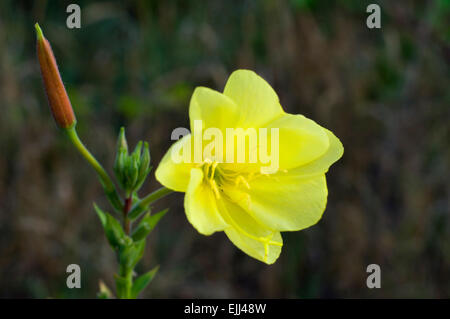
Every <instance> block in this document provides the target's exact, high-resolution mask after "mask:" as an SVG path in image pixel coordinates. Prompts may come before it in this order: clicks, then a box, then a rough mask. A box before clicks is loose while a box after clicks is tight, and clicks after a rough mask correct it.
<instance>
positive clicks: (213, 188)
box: [209, 179, 220, 199]
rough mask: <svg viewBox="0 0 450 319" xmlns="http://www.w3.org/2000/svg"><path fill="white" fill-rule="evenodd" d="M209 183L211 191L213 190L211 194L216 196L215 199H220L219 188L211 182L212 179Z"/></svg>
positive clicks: (214, 182) (213, 181)
mask: <svg viewBox="0 0 450 319" xmlns="http://www.w3.org/2000/svg"><path fill="white" fill-rule="evenodd" d="M209 183H210V185H211V188H212V190H213V192H214V195H216V198H217V199H220V192H219V187H217V183H216V181H215V180H213V179H211V180H210V182H209Z"/></svg>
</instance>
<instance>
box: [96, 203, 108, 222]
mask: <svg viewBox="0 0 450 319" xmlns="http://www.w3.org/2000/svg"><path fill="white" fill-rule="evenodd" d="M94 209H95V212H96V213H97V216H98V218H99V219H100V222H101V223H102V226H103V227H105V225H106V215H105V213H104V212H103V211H102V210H101V209H100V207H98V206H97V204H96V203H94Z"/></svg>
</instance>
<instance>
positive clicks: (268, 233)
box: [219, 199, 283, 264]
mask: <svg viewBox="0 0 450 319" xmlns="http://www.w3.org/2000/svg"><path fill="white" fill-rule="evenodd" d="M219 209H220V210H221V212H222V216H223V217H224V219H225V220H226V221H227V223H228V224H229V225H230V226H229V227H228V228H226V229H225V234H226V235H227V236H228V238H229V239H230V240H231V242H232V243H233V244H234V245H236V247H238V248H239V249H241V250H242V251H243V252H244V253H246V254H247V255H249V256H251V257H253V258H255V259H258V260H260V261H262V262H265V263H266V264H273V263H274V262H275V261H276V260H277V258H278V256H280V253H281V247H282V245H283V240H282V238H281V235H280V233H279V232H276V231H272V230H270V229H268V228H265V227H264V226H262V225H261V224H258V223H257V222H256V221H255V220H254V219H253V218H252V217H251V216H250V215H249V214H247V213H246V212H245V211H244V210H243V209H242V208H241V207H239V206H238V205H236V204H234V203H232V202H230V201H228V200H226V199H225V200H221V201H219Z"/></svg>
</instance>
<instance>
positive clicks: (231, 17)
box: [0, 0, 450, 298]
mask: <svg viewBox="0 0 450 319" xmlns="http://www.w3.org/2000/svg"><path fill="white" fill-rule="evenodd" d="M70 2H72V1H69V2H68V3H70ZM372 2H373V3H378V4H380V5H381V7H382V28H381V29H373V30H370V29H368V28H367V27H366V24H365V23H366V18H367V16H368V14H367V13H366V7H367V5H368V4H369V3H372ZM68 3H65V2H64V1H1V2H0V68H1V71H0V110H1V111H0V297H7V298H14V297H31V298H35V297H39V298H47V297H51V298H78V297H86V298H92V297H95V294H96V292H97V290H98V281H99V279H103V280H104V281H105V282H106V283H107V284H108V285H110V286H113V279H112V278H113V274H114V272H115V270H116V261H115V258H114V255H113V253H112V251H111V250H110V248H109V246H108V244H107V242H106V240H105V238H104V235H103V232H102V229H101V225H100V223H99V221H98V219H97V217H96V216H95V213H94V210H93V208H92V202H93V201H96V202H97V203H99V204H100V205H101V206H102V207H105V208H106V207H108V203H107V201H106V200H105V197H104V196H103V193H102V189H101V187H100V185H99V183H98V182H97V179H96V177H95V175H94V173H93V170H92V169H91V168H90V167H89V166H88V165H87V164H86V163H85V162H84V161H83V160H82V158H81V156H80V155H79V154H78V153H77V152H76V151H75V150H74V148H73V147H72V146H71V145H70V143H69V142H68V141H67V140H66V139H65V138H64V136H63V134H62V133H61V132H60V131H59V130H58V129H57V128H56V125H55V124H54V122H53V119H52V117H51V115H50V111H49V108H48V105H47V101H46V97H45V94H44V90H43V86H42V82H41V78H40V72H39V69H38V64H37V59H36V51H35V33H34V27H33V25H34V23H35V22H36V21H38V22H39V23H40V25H41V27H42V28H43V30H44V33H45V35H46V37H47V38H48V39H49V41H50V42H51V43H52V46H53V50H54V53H55V56H56V58H57V60H58V63H59V67H60V71H61V74H62V77H63V80H64V82H65V84H66V87H67V90H68V92H69V95H70V97H71V100H72V104H73V106H74V110H75V112H76V114H77V118H78V123H79V124H78V128H79V134H80V136H81V137H82V138H83V140H84V141H85V143H86V144H87V145H88V147H89V148H90V149H91V150H93V152H94V153H95V154H96V156H98V158H99V159H100V160H101V161H102V162H103V163H104V164H105V166H106V167H107V168H108V170H109V171H110V172H111V167H112V161H113V154H114V149H115V139H116V135H117V133H118V129H119V127H120V126H122V125H124V126H126V128H127V135H128V137H129V142H131V144H132V145H134V144H135V143H136V142H137V141H138V140H139V139H144V140H146V141H148V142H149V143H150V146H151V151H152V161H153V165H154V166H155V167H156V165H157V164H158V162H159V160H160V159H161V157H162V156H163V154H164V153H165V151H166V150H167V149H168V147H169V145H171V143H172V142H171V141H170V133H171V132H172V130H173V129H174V128H176V127H180V126H183V127H188V106H189V99H190V96H191V94H192V92H193V89H194V88H195V87H196V86H199V85H202V86H207V87H211V88H213V89H216V90H219V91H221V90H222V89H223V87H224V84H225V82H226V79H227V77H228V75H229V74H230V73H231V72H232V71H233V70H235V69H238V68H248V69H252V70H254V71H256V72H257V73H258V74H260V75H262V76H263V77H264V78H265V79H266V80H267V81H268V82H269V83H270V84H271V85H272V86H273V87H274V88H275V90H276V91H277V93H278V95H279V97H280V100H281V104H282V105H283V107H284V109H285V110H286V111H287V112H290V113H301V114H304V115H305V116H307V117H310V118H312V119H313V120H315V121H316V122H318V123H319V124H321V125H322V126H324V127H326V128H328V129H330V130H331V131H333V132H334V133H335V134H336V135H337V136H338V137H339V138H340V139H341V141H342V142H343V144H344V147H345V154H344V156H343V158H342V159H341V160H340V161H339V162H337V163H336V164H335V165H333V166H332V168H331V170H330V172H329V173H328V174H327V180H328V187H329V198H328V206H327V209H326V211H325V214H324V217H323V218H322V220H321V221H320V222H319V223H318V224H317V225H316V226H314V227H312V228H310V229H307V230H305V231H302V232H294V233H283V234H284V235H283V238H284V240H285V246H284V248H283V251H282V254H281V257H280V258H279V260H278V261H277V263H276V264H274V265H272V266H266V265H264V264H263V263H261V262H258V261H256V260H254V259H252V258H250V257H248V256H246V255H244V254H243V253H241V252H240V251H239V250H238V249H237V248H235V247H234V246H233V245H232V244H231V243H230V242H229V241H228V239H227V238H226V236H225V235H224V234H223V233H217V234H214V235H212V236H211V237H204V236H202V235H200V234H198V233H197V232H196V231H195V230H194V229H193V227H191V226H190V224H189V223H188V222H187V219H186V217H185V215H184V210H183V195H182V194H176V195H172V196H170V197H169V198H167V199H165V200H163V201H161V202H160V203H159V204H158V207H161V208H162V207H166V206H168V207H170V212H169V213H168V214H167V215H166V216H165V217H164V219H163V220H162V221H161V223H160V224H159V225H158V227H157V228H156V230H155V231H154V232H153V233H152V235H151V236H150V241H149V244H148V246H147V253H146V256H145V258H144V260H143V261H142V262H141V264H140V266H139V267H138V271H139V272H143V271H146V270H148V269H150V268H151V267H153V266H155V265H156V264H160V265H161V269H160V272H159V273H158V275H157V277H156V278H155V280H154V281H153V282H152V284H151V286H150V287H149V288H148V289H147V290H146V291H145V292H144V294H143V297H146V298H157V297H159V298H166V297H174V298H179V297H198V298H212V297H214V298H222V297H234V298H240V297H250V298H253V297H258V298H272V297H276V298H279V297H281V298H316V297H344V298H355V297H363V298H373V297H386V298H390V297H393V298H398V297H413V298H415V297H425V298H442V297H446V298H449V297H450V216H449V203H448V198H449V194H450V191H449V186H448V178H449V177H450V174H449V163H450V158H449V157H450V156H449V149H450V147H449V146H450V143H449V142H450V134H449V129H448V128H449V125H448V124H449V119H450V114H449V106H450V81H449V75H450V67H449V66H450V64H449V62H450V25H449V23H450V22H449V21H450V1H448V0H434V1H431V0H430V1H361V0H354V1H344V0H342V1H329V0H285V1H269V0H266V1H256V0H253V1H250V0H243V1H237V0H233V1H181V0H179V1H175V0H165V1H127V2H126V3H125V2H124V1H77V2H76V3H78V4H79V5H80V6H81V13H82V20H81V23H82V28H81V29H72V30H70V29H68V28H67V27H66V24H65V23H66V18H67V15H68V14H67V13H66V5H67V4H68ZM157 187H158V183H157V182H155V180H154V178H153V175H152V176H151V179H149V181H148V182H147V183H146V184H145V185H144V187H143V189H142V191H141V195H144V194H145V193H147V192H149V191H151V190H153V189H155V188H157ZM274 196H276V195H275V194H274ZM71 263H76V264H79V265H80V266H81V270H82V288H81V289H72V290H70V289H68V288H67V287H66V277H67V274H66V267H67V265H68V264H71ZM371 263H376V264H379V265H380V266H381V271H382V288H381V289H372V290H370V289H368V288H367V287H366V278H367V275H368V274H367V273H366V267H367V265H368V264H371Z"/></svg>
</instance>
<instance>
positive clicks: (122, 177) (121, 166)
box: [114, 127, 152, 196]
mask: <svg viewBox="0 0 450 319" xmlns="http://www.w3.org/2000/svg"><path fill="white" fill-rule="evenodd" d="M151 169H152V168H151V166H150V150H149V147H148V143H147V142H144V143H142V141H139V143H138V144H137V145H136V147H135V149H134V151H133V152H132V153H131V154H129V153H128V144H127V140H126V138H125V129H124V128H123V127H122V128H121V129H120V133H119V137H118V140H117V155H116V160H115V162H114V173H115V175H116V178H117V180H118V182H119V184H120V186H121V187H122V189H123V190H124V191H125V193H126V194H127V196H129V195H130V194H132V193H133V192H136V191H138V190H139V188H141V186H142V184H143V183H144V181H145V179H146V177H147V175H148V174H149V173H150V171H151Z"/></svg>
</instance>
